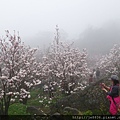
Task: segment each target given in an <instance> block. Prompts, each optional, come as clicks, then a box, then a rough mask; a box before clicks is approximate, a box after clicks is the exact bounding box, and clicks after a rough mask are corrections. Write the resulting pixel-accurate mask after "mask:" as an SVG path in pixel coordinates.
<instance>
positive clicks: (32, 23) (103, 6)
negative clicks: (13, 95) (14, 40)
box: [0, 0, 120, 38]
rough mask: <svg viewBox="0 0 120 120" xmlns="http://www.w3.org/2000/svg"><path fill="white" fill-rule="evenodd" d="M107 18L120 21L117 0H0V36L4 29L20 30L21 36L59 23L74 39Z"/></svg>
mask: <svg viewBox="0 0 120 120" xmlns="http://www.w3.org/2000/svg"><path fill="white" fill-rule="evenodd" d="M109 20H120V0H0V36H1V34H3V33H4V30H6V29H8V30H10V31H11V32H12V31H13V30H16V31H20V35H21V36H22V38H28V37H30V36H34V35H36V34H37V33H39V31H51V32H53V33H54V31H55V29H54V28H55V25H56V24H58V25H59V28H60V29H63V30H64V31H65V32H67V33H68V35H69V38H75V37H78V36H79V34H80V33H81V32H82V31H83V30H85V29H86V28H87V27H88V26H92V25H93V26H94V27H99V26H101V25H102V24H103V23H104V22H107V21H109Z"/></svg>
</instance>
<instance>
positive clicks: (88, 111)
mask: <svg viewBox="0 0 120 120" xmlns="http://www.w3.org/2000/svg"><path fill="white" fill-rule="evenodd" d="M83 115H93V113H92V111H91V110H87V111H86V112H84V113H83Z"/></svg>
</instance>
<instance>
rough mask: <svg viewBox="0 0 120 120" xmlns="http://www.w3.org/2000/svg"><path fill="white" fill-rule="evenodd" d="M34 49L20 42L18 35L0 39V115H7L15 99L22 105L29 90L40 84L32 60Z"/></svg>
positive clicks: (35, 65)
mask: <svg viewBox="0 0 120 120" xmlns="http://www.w3.org/2000/svg"><path fill="white" fill-rule="evenodd" d="M35 52H36V49H31V48H30V47H27V46H25V45H24V43H22V42H21V38H20V37H19V34H18V35H16V34H14V35H11V34H10V33H9V31H6V37H5V38H1V39H0V66H1V77H0V113H1V114H5V115H7V114H8V108H9V106H10V103H11V102H12V101H15V99H17V100H20V101H21V102H22V103H26V102H27V98H28V97H30V92H29V90H30V88H31V87H32V86H34V85H37V84H40V82H41V81H40V80H39V79H38V76H37V73H38V71H37V63H36V61H35V58H34V54H35Z"/></svg>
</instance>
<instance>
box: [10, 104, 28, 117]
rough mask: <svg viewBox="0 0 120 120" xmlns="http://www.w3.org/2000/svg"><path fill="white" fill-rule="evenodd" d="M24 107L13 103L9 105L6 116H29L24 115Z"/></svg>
mask: <svg viewBox="0 0 120 120" xmlns="http://www.w3.org/2000/svg"><path fill="white" fill-rule="evenodd" d="M26 107H27V106H26V105H23V104H21V103H15V104H12V105H10V107H9V111H8V114H9V115H29V114H27V113H26Z"/></svg>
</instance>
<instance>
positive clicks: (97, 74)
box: [96, 68, 100, 80]
mask: <svg viewBox="0 0 120 120" xmlns="http://www.w3.org/2000/svg"><path fill="white" fill-rule="evenodd" d="M99 78H100V69H99V68H97V70H96V79H97V80H99Z"/></svg>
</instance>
